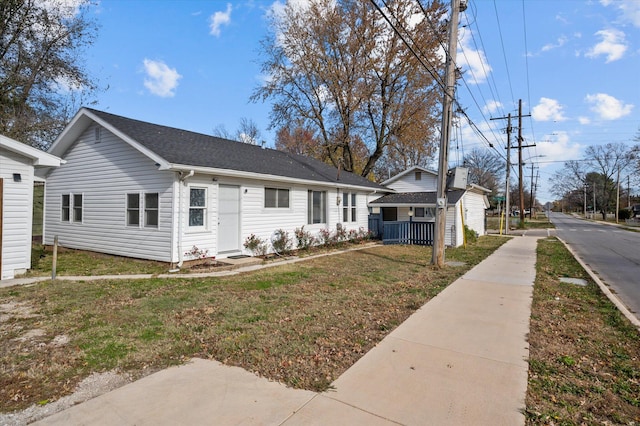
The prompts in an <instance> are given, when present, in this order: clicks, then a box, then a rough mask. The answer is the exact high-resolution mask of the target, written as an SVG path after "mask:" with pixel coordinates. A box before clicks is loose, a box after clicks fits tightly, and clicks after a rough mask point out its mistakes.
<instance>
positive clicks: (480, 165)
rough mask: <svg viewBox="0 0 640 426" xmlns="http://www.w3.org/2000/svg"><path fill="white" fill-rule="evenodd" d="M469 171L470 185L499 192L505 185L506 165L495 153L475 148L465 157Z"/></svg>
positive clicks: (465, 163)
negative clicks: (473, 184)
mask: <svg viewBox="0 0 640 426" xmlns="http://www.w3.org/2000/svg"><path fill="white" fill-rule="evenodd" d="M464 166H465V167H467V168H468V169H469V183H475V184H476V185H480V186H482V187H484V188H487V189H491V191H492V192H494V193H495V192H497V191H498V190H499V189H500V188H501V187H502V185H503V182H502V181H503V179H502V177H503V176H504V174H505V168H506V163H505V162H504V160H503V159H502V157H500V156H499V155H498V154H497V153H496V152H495V151H491V150H488V149H481V148H474V149H473V150H471V152H470V153H468V154H467V155H465V157H464Z"/></svg>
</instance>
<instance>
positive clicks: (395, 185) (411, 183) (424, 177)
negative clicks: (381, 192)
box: [387, 170, 438, 192]
mask: <svg viewBox="0 0 640 426" xmlns="http://www.w3.org/2000/svg"><path fill="white" fill-rule="evenodd" d="M417 173H420V178H419V179H418V178H417V176H416V174H417ZM387 187H389V188H391V189H393V190H395V191H397V192H430V191H436V190H437V189H438V176H437V175H435V174H433V173H431V172H428V171H424V170H414V171H411V172H409V173H406V174H405V175H403V176H401V177H399V178H398V179H397V180H395V181H393V182H391V183H389V184H387Z"/></svg>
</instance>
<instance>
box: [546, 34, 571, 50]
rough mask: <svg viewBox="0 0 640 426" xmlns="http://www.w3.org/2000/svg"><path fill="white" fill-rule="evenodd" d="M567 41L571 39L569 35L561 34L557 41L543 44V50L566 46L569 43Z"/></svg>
mask: <svg viewBox="0 0 640 426" xmlns="http://www.w3.org/2000/svg"><path fill="white" fill-rule="evenodd" d="M567 41H569V39H568V38H567V36H564V35H563V36H560V37H558V39H557V40H556V42H555V43H548V44H545V45H544V46H542V51H543V52H547V51H549V50H553V49H557V48H559V47H562V46H564V45H565V44H566V43H567Z"/></svg>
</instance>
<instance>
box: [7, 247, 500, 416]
mask: <svg viewBox="0 0 640 426" xmlns="http://www.w3.org/2000/svg"><path fill="white" fill-rule="evenodd" d="M506 241H507V239H506V238H501V237H490V236H486V237H481V238H479V239H478V241H477V242H476V243H473V244H469V245H468V246H467V248H466V249H465V248H456V249H447V251H446V257H447V260H455V261H462V262H465V263H466V264H465V265H464V266H449V267H446V268H444V269H442V270H437V269H434V268H432V267H431V266H430V265H429V264H430V260H431V248H430V247H420V246H374V247H370V248H366V249H362V250H358V251H351V252H346V253H342V254H338V255H333V256H326V257H319V258H314V259H309V260H306V261H304V262H299V263H296V264H292V265H282V266H277V267H272V268H269V269H263V270H259V271H256V272H251V273H244V274H240V275H236V276H231V277H224V278H190V279H176V278H173V279H157V278H152V279H144V280H101V281H77V282H67V281H56V282H53V283H52V282H46V283H40V284H37V285H33V286H28V287H27V286H23V287H11V288H4V289H0V318H1V320H0V343H1V345H0V411H2V412H9V411H14V410H18V409H23V408H25V407H27V406H30V405H31V404H35V403H40V404H46V403H47V402H50V401H54V400H56V399H58V398H60V397H62V396H64V395H67V394H69V393H71V392H73V390H74V389H75V387H76V385H77V384H78V383H79V382H80V381H81V380H82V379H84V378H85V377H87V376H89V375H90V374H91V373H93V372H104V371H108V370H111V369H115V370H117V371H120V372H125V373H127V374H129V375H130V376H131V377H133V378H138V377H141V376H143V375H146V374H148V373H150V372H153V371H157V370H159V369H162V368H165V367H167V366H170V365H175V364H181V363H184V362H186V361H188V360H189V359H190V358H192V357H203V358H212V359H216V360H218V361H221V362H223V363H225V364H229V365H235V366H240V367H243V368H245V369H246V370H248V371H252V372H255V373H257V374H259V375H261V376H264V377H267V378H269V379H273V380H278V381H280V382H283V383H285V384H287V385H289V386H292V387H296V388H304V389H309V390H314V391H322V390H326V389H328V387H329V385H330V383H331V382H332V381H333V380H334V379H336V378H337V377H338V376H339V375H340V374H341V373H342V372H344V371H345V370H346V369H347V368H348V367H350V366H351V365H352V364H353V363H354V362H355V361H356V360H358V359H359V358H360V357H361V356H362V355H364V354H365V353H366V352H367V351H368V350H369V349H371V348H372V347H373V346H375V345H376V344H377V343H378V342H379V341H380V340H382V338H384V336H386V335H387V334H388V333H389V332H390V331H391V330H393V329H394V328H395V327H396V326H397V325H399V324H400V323H401V322H403V321H404V320H405V319H406V318H407V317H408V316H409V315H410V314H411V313H413V312H414V311H415V310H417V309H418V308H419V307H420V306H422V305H423V304H424V303H425V302H427V301H428V300H429V299H431V298H432V297H434V296H435V295H436V294H438V292H440V291H441V290H442V289H443V288H445V287H446V286H447V285H449V284H450V283H451V282H453V281H454V280H455V279H456V278H458V277H459V276H461V275H462V274H463V273H464V272H466V271H467V270H469V269H470V268H471V267H472V266H473V265H475V264H477V263H479V262H480V261H481V260H483V259H484V258H486V256H488V255H489V254H490V253H492V252H493V251H494V250H495V249H496V248H497V247H499V246H500V245H502V244H503V243H504V242H506Z"/></svg>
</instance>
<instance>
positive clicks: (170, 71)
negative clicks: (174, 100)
mask: <svg viewBox="0 0 640 426" xmlns="http://www.w3.org/2000/svg"><path fill="white" fill-rule="evenodd" d="M144 71H145V73H146V74H147V76H146V78H145V79H144V87H146V88H147V89H149V91H150V92H151V93H153V94H154V95H158V96H160V97H163V98H171V97H173V96H174V95H175V94H176V93H175V90H176V87H178V80H180V79H181V78H182V76H181V75H180V74H178V71H177V70H176V69H175V68H169V67H168V66H167V64H165V63H164V62H162V61H152V60H150V59H146V58H145V60H144Z"/></svg>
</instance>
